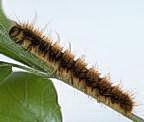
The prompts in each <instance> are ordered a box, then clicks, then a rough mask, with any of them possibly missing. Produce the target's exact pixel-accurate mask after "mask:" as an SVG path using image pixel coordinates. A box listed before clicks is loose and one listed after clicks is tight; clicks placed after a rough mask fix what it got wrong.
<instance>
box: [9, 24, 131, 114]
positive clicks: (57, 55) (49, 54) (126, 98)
mask: <svg viewBox="0 0 144 122" xmlns="http://www.w3.org/2000/svg"><path fill="white" fill-rule="evenodd" d="M9 36H10V38H11V39H13V40H14V41H15V42H16V43H17V44H19V45H21V46H22V47H23V48H24V49H26V50H28V51H30V52H31V53H32V54H34V55H36V56H37V57H38V58H40V59H42V60H43V61H44V62H45V63H47V64H48V65H50V66H52V67H53V69H55V71H56V72H55V73H56V74H57V75H58V76H60V77H62V79H65V80H67V81H68V82H69V84H71V85H72V86H74V87H77V88H78V89H81V90H82V91H84V92H85V93H87V94H89V95H91V96H93V97H96V98H97V100H98V101H100V102H104V103H105V104H107V105H109V106H112V107H113V108H115V109H116V110H118V111H121V112H122V113H123V114H126V115H129V114H131V112H132V110H133V106H134V101H133V99H132V98H131V96H130V95H129V94H128V93H127V92H124V91H122V90H121V89H120V88H119V87H118V86H113V85H112V83H111V82H110V81H109V80H108V79H107V78H105V77H101V76H100V73H99V72H98V71H97V70H96V69H95V68H87V64H86V63H85V62H84V61H83V60H82V59H81V58H78V59H75V56H74V55H73V54H72V53H71V51H69V50H63V48H62V47H61V46H60V45H59V44H58V43H53V42H52V40H50V39H49V38H48V37H45V36H43V34H42V33H41V32H39V31H38V30H37V29H35V28H34V27H33V25H30V24H18V23H16V24H15V25H14V26H13V27H11V29H10V30H9Z"/></svg>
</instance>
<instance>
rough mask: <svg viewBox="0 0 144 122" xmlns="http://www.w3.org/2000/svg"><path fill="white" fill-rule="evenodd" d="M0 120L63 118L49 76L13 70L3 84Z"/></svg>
mask: <svg viewBox="0 0 144 122" xmlns="http://www.w3.org/2000/svg"><path fill="white" fill-rule="evenodd" d="M0 122H62V116H61V111H60V106H59V105H58V99H57V94H56V90H55V88H54V86H53V84H52V82H51V80H49V79H44V78H42V77H39V76H36V75H33V74H30V73H26V72H14V73H12V74H10V75H9V76H8V77H7V78H6V79H5V80H4V82H3V84H1V85H0Z"/></svg>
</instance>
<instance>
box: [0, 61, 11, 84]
mask: <svg viewBox="0 0 144 122" xmlns="http://www.w3.org/2000/svg"><path fill="white" fill-rule="evenodd" d="M11 72H12V66H10V65H7V64H4V63H0V81H2V80H4V79H5V78H6V77H7V76H8V75H9V74H11Z"/></svg>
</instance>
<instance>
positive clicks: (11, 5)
mask: <svg viewBox="0 0 144 122" xmlns="http://www.w3.org/2000/svg"><path fill="white" fill-rule="evenodd" d="M3 1H4V8H5V11H6V13H7V15H8V16H9V17H10V18H11V19H14V20H16V21H23V22H34V21H36V25H38V26H39V27H40V28H41V29H42V28H44V26H45V25H46V24H47V25H48V26H47V29H46V33H47V34H49V35H51V36H52V37H53V38H54V39H55V40H59V39H57V38H56V32H58V33H59V35H60V39H61V43H62V45H63V46H64V47H66V48H69V43H71V48H72V52H74V54H76V56H77V57H79V56H82V55H84V57H85V58H86V61H87V62H88V63H89V64H90V65H95V66H97V67H98V68H99V70H100V72H101V73H102V74H103V75H107V74H109V73H110V76H111V79H112V82H116V83H117V82H119V83H120V84H121V86H122V87H123V89H126V90H130V91H131V92H132V93H134V94H135V95H134V98H135V101H136V105H137V106H135V108H134V111H133V112H134V113H136V114H138V115H139V116H142V117H143V118H144V54H143V53H144V1H143V0H87V1H86V0H71V1H70V0H23V1H22V0H3ZM35 16H37V17H35ZM0 60H5V61H11V60H9V59H8V58H6V57H4V56H2V55H0ZM54 81H55V86H56V88H57V92H58V95H59V103H60V105H61V109H62V113H63V120H64V122H130V120H128V119H126V118H125V117H123V116H122V115H119V114H118V113H117V112H114V111H113V110H111V109H109V108H107V107H105V106H104V105H102V104H99V103H97V102H96V101H95V100H93V99H92V98H90V97H88V96H86V95H84V94H82V93H81V92H78V91H77V90H74V89H73V88H71V87H70V86H68V85H65V84H64V83H62V82H61V81H56V80H54Z"/></svg>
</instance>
